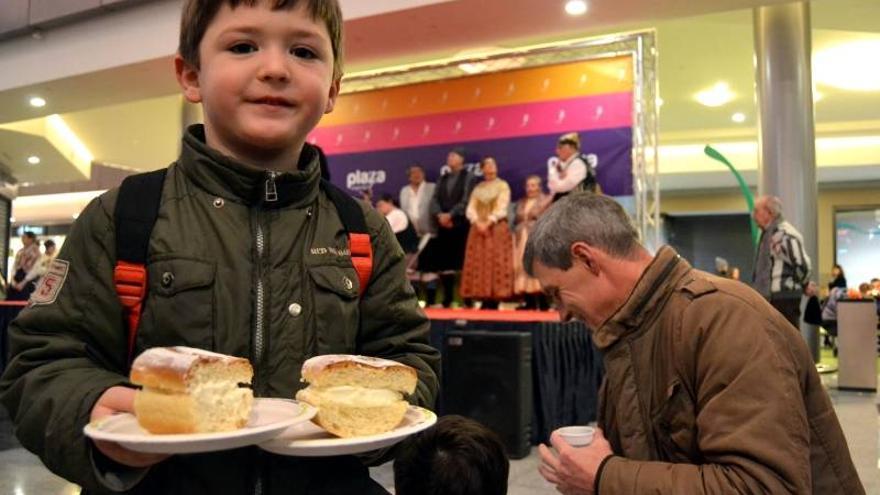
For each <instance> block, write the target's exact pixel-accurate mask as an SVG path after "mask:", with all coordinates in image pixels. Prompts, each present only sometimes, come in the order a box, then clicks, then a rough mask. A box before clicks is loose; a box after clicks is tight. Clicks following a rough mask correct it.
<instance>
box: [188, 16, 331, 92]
mask: <svg viewBox="0 0 880 495" xmlns="http://www.w3.org/2000/svg"><path fill="white" fill-rule="evenodd" d="M260 3H266V4H267V5H271V8H272V9H273V10H279V9H293V8H295V7H298V6H299V4H302V3H305V4H306V8H307V9H308V13H309V15H310V16H311V17H312V20H313V21H320V22H323V23H324V25H325V26H326V27H327V33H328V34H329V35H330V46H331V47H332V49H333V80H334V81H336V80H339V78H341V77H342V55H343V54H342V10H341V9H340V8H339V3H338V2H337V0H186V4H185V5H184V7H183V15H182V16H181V18H180V45H179V46H178V48H177V50H178V52H179V53H180V56H181V57H183V60H185V61H186V62H187V63H188V64H190V65H191V66H193V67H195V68H196V69H198V68H200V63H199V44H200V43H201V42H202V37H204V36H205V31H206V30H207V29H208V25H209V24H211V21H212V20H214V17H215V16H216V15H217V12H218V11H219V10H220V8H221V7H223V6H224V5H228V6H229V7H231V8H233V9H235V8H237V7H238V6H239V5H245V6H248V7H255V6H257V5H258V4H260Z"/></svg>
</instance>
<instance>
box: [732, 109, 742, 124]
mask: <svg viewBox="0 0 880 495" xmlns="http://www.w3.org/2000/svg"><path fill="white" fill-rule="evenodd" d="M730 120H732V121H734V122H736V123H737V124H742V123H743V122H745V121H746V114H744V113H742V112H736V113H735V114H733V115H731V116H730Z"/></svg>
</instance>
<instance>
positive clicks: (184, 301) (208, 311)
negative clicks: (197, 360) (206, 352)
mask: <svg viewBox="0 0 880 495" xmlns="http://www.w3.org/2000/svg"><path fill="white" fill-rule="evenodd" d="M214 273H215V268H214V264H213V263H209V262H206V261H201V260H194V259H183V258H173V259H160V260H155V261H153V262H152V263H150V265H149V267H148V268H147V277H148V278H147V282H148V284H149V288H148V295H147V300H146V307H145V309H144V317H143V320H142V322H141V331H140V332H138V347H139V348H141V349H146V348H148V347H157V346H171V345H186V346H191V347H198V348H200V349H213V348H214V331H213V329H214V323H215V322H214V314H215V311H214V306H215V304H214V303H215V301H214V298H215V296H214Z"/></svg>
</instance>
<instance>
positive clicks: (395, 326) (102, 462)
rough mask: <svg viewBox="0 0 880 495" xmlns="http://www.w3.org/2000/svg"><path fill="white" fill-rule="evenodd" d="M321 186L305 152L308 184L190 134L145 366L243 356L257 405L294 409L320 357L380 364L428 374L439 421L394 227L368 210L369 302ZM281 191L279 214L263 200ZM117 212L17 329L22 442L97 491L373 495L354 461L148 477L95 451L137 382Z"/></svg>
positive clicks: (178, 172)
mask: <svg viewBox="0 0 880 495" xmlns="http://www.w3.org/2000/svg"><path fill="white" fill-rule="evenodd" d="M319 179H320V172H319V164H318V156H317V152H316V150H315V149H314V148H313V147H310V146H308V145H307V146H306V147H305V148H304V149H303V152H302V157H301V159H300V163H299V167H298V169H297V170H296V171H294V172H289V173H284V174H280V175H277V176H271V177H270V173H269V172H266V171H262V170H256V169H253V168H249V167H246V166H244V165H242V164H240V163H237V162H234V161H233V160H231V159H230V158H228V157H225V156H223V155H221V154H220V153H218V152H216V151H214V150H212V149H209V148H208V147H207V146H206V145H205V143H204V131H203V129H202V128H201V126H194V127H192V128H190V130H189V131H188V132H187V134H186V135H185V136H184V140H183V148H182V152H181V156H180V158H179V160H178V161H177V162H176V163H174V164H172V165H171V166H170V167H169V169H168V173H167V176H166V179H165V184H164V187H163V192H162V200H161V206H160V209H159V215H158V219H157V221H156V224H155V227H154V229H153V232H152V236H151V238H150V243H149V252H148V259H147V273H148V286H149V289H148V291H149V292H148V296H147V299H146V301H145V305H144V309H143V316H142V318H141V322H140V329H139V332H138V334H137V340H136V344H135V347H136V348H135V354H137V353H138V352H140V351H143V350H144V349H147V348H149V347H155V346H170V345H187V346H192V347H199V348H202V349H209V350H213V351H216V352H220V353H224V354H230V355H234V356H241V357H245V358H248V359H249V360H250V361H251V364H252V365H253V367H254V383H253V387H254V394H255V395H256V396H258V397H284V398H292V397H293V396H294V394H295V393H296V391H297V390H298V389H300V388H301V387H302V386H303V384H301V383H300V368H301V366H302V364H303V362H304V361H305V360H306V359H308V358H309V357H311V356H315V355H319V354H328V353H352V354H355V353H356V354H363V355H369V356H379V357H383V358H387V359H392V360H396V361H400V362H402V363H405V364H408V365H410V366H413V367H414V368H415V369H416V370H417V371H418V375H419V383H418V389H417V391H416V393H415V395H414V396H413V397H412V398H411V399H412V402H414V403H416V404H420V405H423V406H426V407H429V408H430V407H432V406H433V404H434V399H435V396H436V394H437V390H438V380H437V370H438V366H439V359H440V357H439V353H438V351H437V350H436V349H434V348H432V347H431V346H430V345H429V343H428V332H429V322H428V321H427V319H426V317H425V315H424V313H423V312H422V311H421V309H420V308H419V306H418V303H417V299H416V296H415V293H414V291H413V290H412V287H411V286H410V284H409V282H408V281H407V280H406V277H405V265H404V254H403V251H402V250H401V248H400V247H399V245H398V244H397V241H396V240H395V237H394V234H393V233H392V232H391V229H390V228H389V226H388V224H387V222H386V221H385V219H384V218H382V217H381V216H380V215H379V214H378V213H377V212H375V211H373V210H372V209H371V208H369V207H368V206H367V205H363V210H364V214H365V215H366V223H367V227H368V229H369V232H370V238H371V241H372V246H373V252H374V261H373V270H372V276H371V278H370V281H369V284H368V286H367V287H366V290H365V291H364V293H363V295H362V296H360V297H359V296H358V291H359V282H358V277H357V273H356V272H355V270H354V268H353V266H352V263H351V258H350V256H349V251H348V238H347V236H346V233H345V231H344V229H343V226H342V223H341V220H340V219H339V216H338V214H337V212H336V210H335V207H334V206H333V203H332V202H331V201H330V200H329V198H328V197H327V196H326V194H325V193H324V191H323V190H321V189H320V188H319ZM270 181H273V182H274V184H273V185H274V186H275V188H276V190H277V194H278V198H277V200H275V201H267V198H266V188H267V186H269V185H270ZM116 201H117V191H116V190H111V191H108V192H107V193H105V194H103V195H101V196H100V197H98V198H96V199H95V200H94V201H92V202H91V203H90V204H89V205H88V206H87V207H86V209H85V210H84V211H83V212H82V214H81V215H80V217H79V219H78V220H77V222H76V224H75V225H74V226H73V229H72V230H71V232H70V235H69V237H68V238H67V241H66V242H65V243H64V247H63V249H62V250H61V253H60V254H59V256H58V261H56V265H55V266H54V268H55V270H56V272H57V273H61V272H63V277H56V279H59V278H60V279H61V280H62V283H61V284H59V286H58V287H57V290H53V291H49V294H50V297H42V298H40V300H38V301H35V300H32V301H31V305H30V307H29V308H27V309H25V310H24V311H22V313H21V315H20V316H19V317H18V318H17V319H16V320H15V321H14V322H13V323H12V324H11V325H10V328H9V342H10V347H11V353H12V355H13V358H12V360H11V362H10V364H9V366H8V368H7V369H6V371H5V373H4V374H3V376H2V379H0V399H2V403H3V404H4V405H5V406H6V407H7V408H8V410H9V412H10V415H11V417H12V418H13V421H14V423H15V426H16V435H17V437H18V438H19V440H20V441H21V443H22V444H23V445H24V446H25V447H26V448H27V449H28V450H30V451H32V452H34V453H36V454H37V455H39V456H40V458H41V459H42V461H43V462H44V463H45V464H46V466H47V467H49V469H51V470H52V471H53V472H55V473H56V474H58V475H60V476H62V477H64V478H67V479H69V480H71V481H73V482H75V483H78V484H80V485H82V486H83V487H84V488H85V489H86V490H87V491H89V492H94V493H104V492H108V491H111V490H117V491H118V490H129V491H130V492H131V493H153V494H158V493H162V494H176V493H181V494H184V493H186V494H196V493H211V494H218V493H230V494H232V493H235V494H240V493H263V494H274V493H290V494H294V493H365V491H361V490H362V489H361V488H358V487H359V486H364V487H366V486H367V485H369V483H370V481H369V478H368V472H367V469H366V468H365V467H364V466H363V463H362V462H361V461H360V460H359V459H356V458H354V457H336V458H315V459H303V458H291V457H282V456H276V455H272V454H269V453H266V452H263V451H261V450H259V449H257V448H256V447H250V448H245V449H237V450H231V451H225V452H218V453H210V454H197V455H177V456H173V457H171V458H169V459H168V460H166V461H163V462H162V463H160V464H158V465H156V466H153V467H152V468H151V469H149V470H148V471H146V472H145V471H138V470H130V469H124V468H122V467H121V466H118V465H115V464H114V463H112V462H109V461H108V460H106V459H104V458H103V457H102V456H101V455H100V454H99V453H98V452H97V450H96V449H93V447H92V445H91V442H90V441H89V440H88V439H87V438H85V437H84V436H83V433H82V430H83V427H84V426H85V425H86V423H87V422H88V420H89V415H90V412H91V410H92V406H93V405H94V403H95V402H96V401H97V399H98V397H99V396H100V395H101V394H102V393H103V391H104V390H106V389H107V388H108V387H111V386H114V385H120V384H124V383H126V381H127V376H126V375H127V362H126V355H127V349H126V347H127V344H126V328H125V326H124V324H123V318H122V308H121V305H120V303H119V299H118V297H117V294H116V291H115V289H114V285H113V268H114V264H115V261H116V256H115V249H116V248H115V227H114V220H113V213H114V206H115V204H116ZM44 294H45V292H44ZM361 484H362V485H361ZM363 490H366V488H364V489H363Z"/></svg>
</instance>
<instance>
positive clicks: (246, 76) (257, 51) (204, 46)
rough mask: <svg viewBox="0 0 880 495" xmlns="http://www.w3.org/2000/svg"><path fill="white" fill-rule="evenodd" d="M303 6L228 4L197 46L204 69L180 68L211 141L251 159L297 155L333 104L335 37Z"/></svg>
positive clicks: (231, 152) (334, 92) (182, 82)
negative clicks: (291, 153)
mask: <svg viewBox="0 0 880 495" xmlns="http://www.w3.org/2000/svg"><path fill="white" fill-rule="evenodd" d="M306 8H307V7H306V3H305V2H301V3H300V4H299V6H298V7H296V8H294V9H278V10H272V9H271V8H270V3H268V2H259V3H258V4H256V5H255V6H253V7H250V6H247V5H240V6H239V7H237V8H235V9H233V8H231V7H230V6H229V5H228V4H225V3H224V5H223V6H222V7H221V8H220V10H219V11H218V12H217V15H216V17H214V19H213V20H212V21H211V24H210V25H209V26H208V29H207V30H206V31H205V35H204V37H203V38H202V41H201V43H200V44H199V57H200V61H201V67H200V68H199V69H198V70H195V69H193V68H190V67H188V66H184V68H182V69H181V68H180V66H178V79H180V80H181V84H182V85H183V86H184V95H185V96H186V98H187V99H188V100H189V101H191V102H193V103H202V106H203V109H204V114H205V133H206V136H207V139H208V144H209V145H210V146H212V147H214V148H217V149H219V150H220V151H223V152H225V153H227V154H230V155H232V156H233V157H236V158H239V159H242V160H244V161H251V162H253V161H257V162H259V161H260V157H261V156H266V155H267V154H280V153H286V152H296V153H298V151H299V149H300V148H301V147H302V145H303V143H304V142H305V138H306V135H307V134H308V133H309V132H310V131H311V130H312V128H314V127H315V125H317V123H318V121H319V120H320V119H321V116H322V115H323V114H324V113H327V112H330V111H331V110H332V109H333V105H334V102H335V99H336V95H337V93H338V91H339V84H338V81H334V80H333V50H332V47H331V44H330V37H329V34H328V33H327V28H326V26H325V25H324V23H322V22H320V21H315V20H313V19H312V18H311V16H310V15H309V13H308V11H307V10H306Z"/></svg>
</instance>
